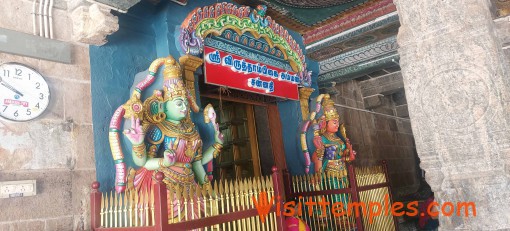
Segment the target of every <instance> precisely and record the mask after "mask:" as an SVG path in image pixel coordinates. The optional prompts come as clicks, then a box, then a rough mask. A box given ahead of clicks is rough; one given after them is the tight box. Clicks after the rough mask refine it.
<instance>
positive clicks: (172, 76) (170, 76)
mask: <svg viewBox="0 0 510 231" xmlns="http://www.w3.org/2000/svg"><path fill="white" fill-rule="evenodd" d="M163 78H164V82H163V92H164V95H163V99H164V100H165V101H167V100H172V99H174V98H176V97H179V96H180V97H184V98H186V87H185V86H184V82H183V80H182V72H181V66H180V65H179V63H178V62H177V61H175V59H174V58H173V57H172V56H168V57H167V58H165V69H164V70H163Z"/></svg>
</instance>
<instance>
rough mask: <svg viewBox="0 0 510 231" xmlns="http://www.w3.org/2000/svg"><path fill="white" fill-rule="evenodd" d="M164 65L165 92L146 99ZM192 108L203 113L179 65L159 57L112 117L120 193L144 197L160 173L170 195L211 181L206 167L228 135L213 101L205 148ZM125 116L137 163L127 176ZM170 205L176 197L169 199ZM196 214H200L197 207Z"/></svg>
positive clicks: (206, 112) (207, 115)
mask: <svg viewBox="0 0 510 231" xmlns="http://www.w3.org/2000/svg"><path fill="white" fill-rule="evenodd" d="M163 65H164V70H163V77H164V83H163V91H155V92H154V94H153V95H152V96H151V97H149V98H147V99H146V100H145V101H144V102H143V103H142V101H141V93H142V91H143V90H144V89H145V88H147V87H148V86H149V85H150V84H152V83H153V82H154V78H155V76H154V75H155V73H156V72H157V71H158V69H159V68H160V67H161V66H163ZM190 108H191V109H192V110H193V111H194V112H198V111H199V108H198V106H197V105H196V103H195V101H194V99H193V98H192V97H191V95H190V94H189V92H188V91H187V89H186V88H185V86H184V82H183V80H182V73H181V67H180V65H179V63H177V62H176V60H175V59H174V58H173V57H171V56H169V57H167V58H160V59H157V60H155V61H154V62H153V63H152V64H151V66H150V68H149V75H148V76H147V78H146V79H145V80H144V81H143V82H141V83H140V84H138V85H137V87H136V89H135V91H133V93H132V96H131V98H130V99H129V101H128V102H126V104H124V105H123V106H121V107H119V109H117V111H116V113H115V114H114V116H113V118H112V122H111V126H110V144H111V149H112V154H113V158H114V159H115V161H116V171H117V172H116V187H115V189H116V191H117V192H118V193H121V192H124V191H125V190H127V192H128V193H135V194H138V196H141V195H142V192H149V191H151V190H152V189H151V188H152V186H153V184H154V183H155V182H154V177H155V175H156V174H157V173H158V172H162V173H163V174H164V179H163V182H164V183H165V184H166V187H167V188H168V193H169V194H170V192H171V191H170V190H174V191H185V190H186V191H189V190H190V188H192V187H195V186H197V185H200V186H201V187H205V186H207V185H210V177H208V175H207V165H210V164H211V163H212V162H211V161H212V159H213V158H215V157H217V156H218V154H219V153H220V151H221V148H222V144H223V137H222V134H221V133H220V131H219V129H218V125H217V123H216V113H215V111H214V109H213V108H212V107H211V106H210V105H208V106H207V107H206V109H205V110H204V115H205V122H206V123H213V127H214V131H215V133H214V143H213V144H212V145H210V146H209V147H203V143H202V139H201V137H200V135H199V133H198V131H197V128H196V127H195V125H194V123H193V122H192V121H191V118H190ZM122 115H123V116H124V118H131V128H129V129H127V130H125V131H124V135H125V136H126V137H127V138H128V139H129V141H130V142H131V144H132V149H131V151H132V152H131V155H130V158H132V159H133V163H134V164H135V165H136V166H137V167H138V169H135V168H130V169H129V173H128V174H127V177H126V172H125V171H126V167H125V163H124V162H123V159H124V155H123V153H122V149H121V147H120V145H119V143H120V139H119V127H120V120H121V116H122ZM210 166H212V165H210ZM211 170H212V169H211ZM168 203H169V204H173V203H175V201H173V200H169V201H168ZM191 211H192V210H190V211H189V212H191ZM168 212H169V214H171V216H170V217H169V218H170V219H178V218H177V216H178V215H179V216H178V217H180V213H183V212H184V211H180V210H179V211H168ZM195 212H199V211H198V209H196V210H195ZM174 216H175V217H174ZM177 221H178V220H177Z"/></svg>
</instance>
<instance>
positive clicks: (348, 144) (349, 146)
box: [345, 139, 356, 161]
mask: <svg viewBox="0 0 510 231" xmlns="http://www.w3.org/2000/svg"><path fill="white" fill-rule="evenodd" d="M345 146H346V147H347V149H348V150H349V160H350V161H353V160H354V159H356V151H354V149H352V144H351V141H350V140H349V139H346V140H345Z"/></svg>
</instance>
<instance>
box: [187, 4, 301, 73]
mask: <svg viewBox="0 0 510 231" xmlns="http://www.w3.org/2000/svg"><path fill="white" fill-rule="evenodd" d="M226 29H232V30H234V31H235V32H237V33H238V34H244V33H245V32H250V33H251V34H252V35H253V36H254V37H255V38H256V39H259V38H264V39H265V40H266V41H267V43H268V44H269V45H270V46H271V48H273V47H278V48H279V49H281V50H282V51H285V52H284V58H285V60H288V61H289V63H290V66H291V67H292V69H293V70H294V71H295V72H296V73H299V72H301V71H304V68H303V61H302V60H301V59H300V58H299V55H298V52H296V51H295V50H293V49H292V47H291V46H290V44H289V43H288V42H287V40H285V38H283V37H281V36H280V35H278V34H276V33H275V32H274V31H273V29H271V28H270V27H262V26H261V25H259V24H256V23H253V22H252V21H251V19H250V18H239V17H237V16H235V15H232V14H223V15H220V16H219V17H217V18H205V19H203V20H201V21H200V22H198V23H197V25H195V34H196V35H197V36H199V37H201V38H205V37H206V36H207V35H209V34H213V35H214V36H219V35H221V33H222V32H223V31H224V30H226Z"/></svg>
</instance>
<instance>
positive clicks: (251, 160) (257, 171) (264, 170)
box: [201, 95, 283, 179]
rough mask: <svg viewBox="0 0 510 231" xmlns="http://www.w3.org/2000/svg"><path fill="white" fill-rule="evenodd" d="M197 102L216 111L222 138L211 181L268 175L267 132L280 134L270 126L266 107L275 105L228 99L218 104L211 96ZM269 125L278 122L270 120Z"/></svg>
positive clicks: (269, 143)
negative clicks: (208, 105)
mask: <svg viewBox="0 0 510 231" xmlns="http://www.w3.org/2000/svg"><path fill="white" fill-rule="evenodd" d="M201 103H202V105H207V104H209V103H210V104H212V105H213V107H214V108H216V109H217V111H218V123H219V125H220V130H221V132H222V133H223V135H224V138H225V143H224V149H223V152H222V153H221V155H220V157H219V158H217V159H216V160H215V163H214V172H213V175H214V178H215V179H238V178H247V177H254V176H261V175H262V176H264V175H270V174H271V168H272V166H274V165H275V155H276V153H274V151H273V145H274V144H273V142H272V136H271V133H272V132H273V133H280V134H281V131H280V130H279V129H278V130H276V129H275V128H272V127H271V126H270V123H271V121H270V114H271V110H268V107H275V105H271V104H265V103H259V102H255V101H254V102H251V101H249V100H239V99H237V100H234V101H233V99H229V98H228V97H227V100H225V99H224V98H222V99H221V101H220V99H219V96H218V97H215V96H214V95H206V96H202V97H201ZM273 113H274V112H273ZM278 118H279V116H278ZM272 122H277V123H279V121H275V120H274V118H273V119H272ZM271 130H273V131H271ZM282 156H283V154H282Z"/></svg>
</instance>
